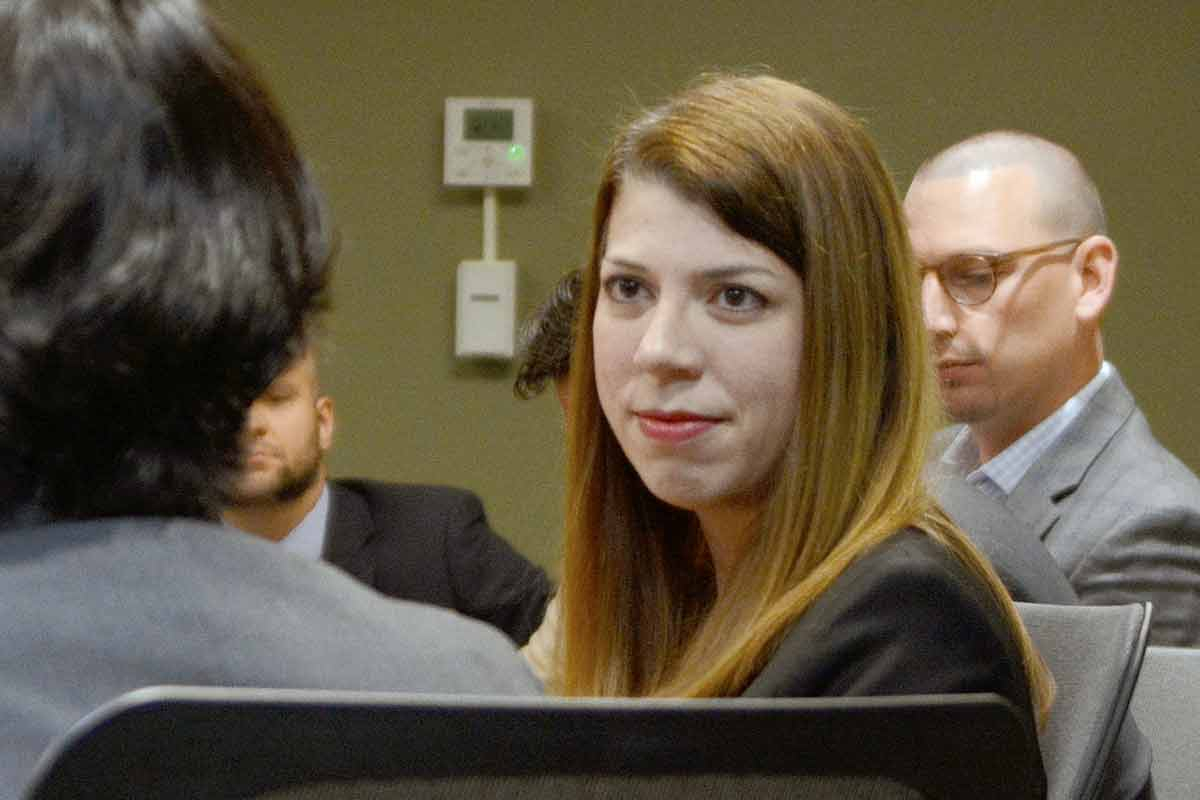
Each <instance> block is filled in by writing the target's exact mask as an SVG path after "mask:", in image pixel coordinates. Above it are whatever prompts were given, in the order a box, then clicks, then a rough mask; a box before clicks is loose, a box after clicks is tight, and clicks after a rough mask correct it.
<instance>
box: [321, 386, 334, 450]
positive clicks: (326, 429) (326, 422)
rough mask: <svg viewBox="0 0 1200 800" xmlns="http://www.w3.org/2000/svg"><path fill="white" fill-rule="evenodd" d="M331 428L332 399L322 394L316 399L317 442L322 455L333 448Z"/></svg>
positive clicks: (332, 419) (332, 425) (332, 421)
mask: <svg viewBox="0 0 1200 800" xmlns="http://www.w3.org/2000/svg"><path fill="white" fill-rule="evenodd" d="M333 427H334V418H333V398H332V397H330V396H329V395H327V394H323V395H321V396H320V397H318V398H317V441H318V444H320V446H321V452H322V453H325V452H328V451H329V448H330V447H333Z"/></svg>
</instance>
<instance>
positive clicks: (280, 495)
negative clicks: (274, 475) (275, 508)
mask: <svg viewBox="0 0 1200 800" xmlns="http://www.w3.org/2000/svg"><path fill="white" fill-rule="evenodd" d="M320 476H321V459H319V458H316V459H313V460H312V461H310V462H309V463H308V464H306V465H305V469H304V470H303V471H295V472H294V471H292V470H290V469H285V470H284V471H283V472H282V473H281V474H280V476H279V483H278V485H276V486H275V488H274V490H272V491H271V492H270V496H271V499H272V500H273V501H274V502H276V503H287V502H290V501H292V500H295V499H296V498H297V497H299V496H300V495H302V494H304V493H305V492H307V491H308V490H309V489H310V488H312V485H313V484H314V483H316V482H317V479H318V478H319V477H320Z"/></svg>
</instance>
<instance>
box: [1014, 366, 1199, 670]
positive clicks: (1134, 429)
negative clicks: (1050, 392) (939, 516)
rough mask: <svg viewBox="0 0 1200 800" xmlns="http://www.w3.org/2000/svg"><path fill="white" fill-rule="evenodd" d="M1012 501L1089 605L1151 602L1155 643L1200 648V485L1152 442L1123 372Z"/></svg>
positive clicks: (1026, 479) (1021, 485)
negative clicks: (1122, 375)
mask: <svg viewBox="0 0 1200 800" xmlns="http://www.w3.org/2000/svg"><path fill="white" fill-rule="evenodd" d="M1006 505H1007V506H1008V508H1009V509H1010V510H1011V511H1012V512H1013V513H1014V514H1015V515H1016V516H1017V517H1018V518H1020V519H1021V520H1023V521H1024V522H1025V523H1026V524H1028V525H1029V526H1030V527H1031V528H1032V529H1033V531H1034V533H1035V534H1037V535H1038V536H1039V537H1040V538H1041V539H1042V541H1043V542H1044V543H1045V545H1046V549H1047V550H1049V551H1050V553H1051V554H1052V555H1053V556H1054V559H1055V561H1057V562H1058V565H1059V567H1060V568H1061V569H1062V571H1063V572H1064V573H1065V574H1066V576H1067V579H1068V580H1070V581H1071V585H1072V586H1074V587H1075V591H1076V593H1077V594H1078V595H1079V599H1080V600H1081V601H1082V602H1084V603H1092V604H1097V605H1102V604H1110V603H1128V602H1133V601H1138V600H1149V601H1151V602H1152V603H1153V604H1154V612H1153V617H1152V622H1151V625H1152V627H1151V629H1150V643H1151V644H1156V645H1177V646H1183V647H1193V646H1197V645H1200V479H1197V477H1196V475H1195V474H1193V473H1192V471H1191V470H1189V469H1188V468H1187V467H1186V466H1184V464H1183V463H1182V462H1181V461H1179V459H1177V458H1175V457H1174V456H1173V455H1171V454H1170V453H1169V452H1167V450H1166V449H1165V448H1164V447H1163V446H1162V445H1161V444H1159V443H1158V440H1156V439H1155V438H1154V435H1153V434H1152V433H1151V432H1150V426H1149V424H1148V423H1147V422H1146V417H1145V416H1144V415H1143V414H1142V412H1141V411H1139V410H1138V408H1137V404H1136V403H1135V402H1134V399H1133V395H1131V394H1130V393H1129V390H1128V389H1127V388H1126V387H1125V384H1124V382H1123V381H1122V380H1121V378H1120V376H1119V375H1117V374H1116V373H1115V372H1114V373H1113V375H1112V376H1111V377H1110V378H1109V379H1108V381H1106V382H1105V384H1104V385H1103V386H1102V387H1101V389H1100V391H1099V392H1098V393H1097V394H1096V396H1095V397H1093V398H1092V400H1091V402H1090V403H1088V405H1087V407H1086V408H1085V409H1084V410H1083V413H1082V414H1081V415H1080V416H1079V418H1078V419H1076V420H1075V422H1074V423H1072V425H1071V426H1070V427H1069V428H1068V429H1067V430H1066V431H1065V432H1064V433H1063V437H1062V439H1061V441H1060V442H1059V443H1058V444H1057V445H1056V446H1055V447H1054V448H1053V449H1052V450H1051V451H1050V452H1048V453H1046V454H1045V455H1044V456H1043V457H1042V458H1041V459H1040V460H1039V461H1038V462H1037V463H1036V464H1034V465H1033V466H1032V467H1031V468H1030V470H1029V472H1028V473H1027V474H1026V475H1025V477H1024V478H1023V479H1022V480H1021V482H1020V483H1019V484H1018V485H1017V487H1016V488H1015V489H1014V490H1013V492H1012V494H1011V495H1009V497H1008V499H1007V501H1006Z"/></svg>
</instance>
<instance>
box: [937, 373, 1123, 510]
mask: <svg viewBox="0 0 1200 800" xmlns="http://www.w3.org/2000/svg"><path fill="white" fill-rule="evenodd" d="M1112 373H1113V367H1112V364H1110V363H1108V362H1107V361H1105V362H1104V363H1103V364H1101V365H1100V370H1099V371H1098V372H1097V373H1096V375H1095V377H1093V378H1092V379H1091V380H1090V381H1088V383H1087V385H1086V386H1084V387H1083V388H1082V389H1080V390H1079V391H1078V392H1076V393H1075V394H1074V395H1073V396H1072V397H1071V399H1069V400H1067V402H1065V403H1063V404H1062V405H1061V406H1060V407H1059V408H1058V410H1057V411H1055V412H1054V413H1053V414H1051V415H1050V416H1048V417H1046V418H1045V419H1044V420H1042V421H1041V422H1039V423H1038V424H1037V425H1035V426H1034V427H1033V428H1031V429H1030V430H1029V431H1027V432H1026V433H1025V435H1024V436H1022V437H1021V438H1020V439H1017V440H1016V441H1015V442H1013V443H1012V444H1010V445H1009V446H1008V447H1006V448H1004V450H1002V451H1001V452H1000V453H997V454H996V455H995V456H994V457H993V458H992V459H991V460H989V461H988V462H987V463H986V464H980V463H979V450H978V448H976V447H975V442H974V440H973V439H972V438H971V435H970V429H969V428H968V427H967V426H963V429H962V430H961V431H959V432H958V436H956V437H955V439H954V441H953V442H951V444H950V446H949V447H948V448H946V452H945V454H944V455H943V456H942V462H943V463H945V464H948V465H950V466H953V467H955V468H957V469H958V471H960V472H965V473H966V478H967V482H968V483H972V484H975V485H976V486H978V487H980V488H981V489H983V490H984V491H985V492H987V493H988V494H991V495H993V496H1000V497H1006V496H1008V495H1009V494H1011V493H1012V490H1013V489H1015V488H1017V484H1019V483H1020V482H1021V479H1022V478H1024V477H1025V473H1027V472H1029V468H1030V467H1032V466H1033V465H1034V464H1035V463H1037V460H1038V459H1039V458H1041V457H1042V455H1044V454H1045V453H1046V451H1047V450H1049V449H1050V448H1051V447H1053V446H1054V444H1055V443H1056V442H1057V441H1058V440H1059V439H1060V438H1061V437H1062V435H1063V433H1064V432H1065V431H1066V429H1067V428H1069V427H1070V425H1071V423H1072V422H1074V421H1075V420H1076V419H1077V418H1078V417H1079V415H1080V414H1081V413H1082V412H1083V410H1084V408H1086V407H1087V404H1088V402H1089V401H1090V400H1091V399H1092V398H1093V397H1095V395H1096V392H1098V391H1100V387H1102V386H1103V385H1104V382H1105V381H1106V380H1108V377H1109V376H1110V375H1112Z"/></svg>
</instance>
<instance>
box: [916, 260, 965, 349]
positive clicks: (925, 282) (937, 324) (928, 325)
mask: <svg viewBox="0 0 1200 800" xmlns="http://www.w3.org/2000/svg"><path fill="white" fill-rule="evenodd" d="M957 306H958V304H957V303H956V302H955V300H954V298H952V297H951V296H950V295H949V294H947V293H946V289H945V287H944V286H942V281H941V279H940V278H939V277H938V274H937V272H935V271H933V270H930V271H929V272H926V273H925V274H924V275H923V276H922V277H921V312H922V315H923V316H924V318H925V329H926V330H927V331H929V333H930V335H931V336H934V337H939V336H941V337H945V336H952V335H954V332H955V331H956V330H957V329H958V316H957V311H958V308H957Z"/></svg>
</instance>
